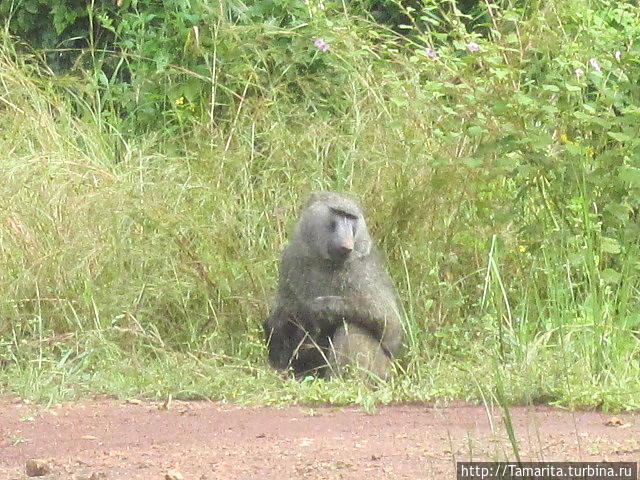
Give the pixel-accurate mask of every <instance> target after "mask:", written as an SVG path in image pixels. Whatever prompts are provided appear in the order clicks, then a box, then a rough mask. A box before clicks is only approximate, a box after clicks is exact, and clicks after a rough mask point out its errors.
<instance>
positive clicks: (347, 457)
mask: <svg viewBox="0 0 640 480" xmlns="http://www.w3.org/2000/svg"><path fill="white" fill-rule="evenodd" d="M510 412H511V416H512V420H513V425H514V430H515V435H516V438H517V445H518V449H519V451H520V455H521V457H522V460H530V461H542V460H544V461H563V460H564V461H637V459H638V456H639V454H640V413H627V414H620V415H610V414H605V413H600V412H582V411H578V412H570V411H564V410H559V409H554V408H550V407H546V406H535V407H512V408H511V409H510ZM514 458H515V456H514V454H513V448H512V446H511V443H510V441H509V439H508V436H507V434H506V431H505V429H504V422H503V419H502V416H501V412H500V409H499V408H497V407H491V406H486V407H485V406H482V405H480V406H478V405H469V404H463V403H454V404H449V405H432V404H429V405H427V404H421V405H395V406H381V407H379V408H377V409H376V411H375V413H373V414H368V413H365V412H363V411H362V410H361V409H359V408H355V407H345V408H333V407H321V408H309V407H286V408H276V407H262V406H240V405H228V404H223V403H211V402H182V401H174V402H171V403H169V404H168V405H167V404H155V403H150V402H139V401H129V402H122V401H117V400H113V399H99V400H93V401H86V402H80V403H65V404H62V405H54V406H51V407H48V408H47V407H45V406H42V405H32V404H28V403H25V402H23V401H21V400H20V399H17V398H10V397H0V480H11V479H24V478H28V477H27V474H26V470H25V466H26V464H27V461H28V460H29V459H38V460H41V461H42V462H43V465H44V467H45V469H46V470H48V473H46V474H45V475H44V476H41V477H38V478H43V479H56V480H58V479H60V480H63V479H64V480H71V479H76V480H89V479H91V480H99V479H106V480H119V479H122V480H125V479H127V480H128V479H138V478H139V479H160V480H162V479H168V480H179V479H181V478H183V479H185V480H205V479H206V480H227V479H228V480H244V479H251V480H253V479H274V480H276V479H277V480H283V479H298V478H300V479H303V478H310V479H318V480H322V479H367V480H374V479H449V478H455V464H456V461H468V460H471V459H472V460H487V461H498V460H507V459H510V460H513V459H514Z"/></svg>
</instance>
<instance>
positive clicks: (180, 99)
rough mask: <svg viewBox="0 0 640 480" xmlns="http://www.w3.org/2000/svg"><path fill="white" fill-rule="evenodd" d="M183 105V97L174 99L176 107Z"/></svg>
mask: <svg viewBox="0 0 640 480" xmlns="http://www.w3.org/2000/svg"><path fill="white" fill-rule="evenodd" d="M183 103H184V97H180V98H176V105H182V104H183Z"/></svg>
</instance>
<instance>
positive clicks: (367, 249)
mask: <svg viewBox="0 0 640 480" xmlns="http://www.w3.org/2000/svg"><path fill="white" fill-rule="evenodd" d="M353 250H354V252H355V254H356V255H357V256H358V257H366V256H367V255H369V253H371V240H370V239H369V238H368V237H367V238H366V239H359V240H356V243H355V246H354V248H353Z"/></svg>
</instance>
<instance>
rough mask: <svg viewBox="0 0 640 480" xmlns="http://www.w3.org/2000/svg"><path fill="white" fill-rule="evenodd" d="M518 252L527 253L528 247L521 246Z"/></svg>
mask: <svg viewBox="0 0 640 480" xmlns="http://www.w3.org/2000/svg"><path fill="white" fill-rule="evenodd" d="M518 250H520V253H524V252H526V251H527V247H526V245H520V246H519V247H518Z"/></svg>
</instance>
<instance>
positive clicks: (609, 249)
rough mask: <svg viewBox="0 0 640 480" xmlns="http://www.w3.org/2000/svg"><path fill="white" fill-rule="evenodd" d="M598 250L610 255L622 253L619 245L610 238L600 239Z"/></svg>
mask: <svg viewBox="0 0 640 480" xmlns="http://www.w3.org/2000/svg"><path fill="white" fill-rule="evenodd" d="M600 250H602V251H603V252H604V253H611V254H613V255H616V254H618V253H620V252H621V251H622V247H621V246H620V243H619V242H618V240H616V239H615V238H611V237H602V238H601V239H600Z"/></svg>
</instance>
